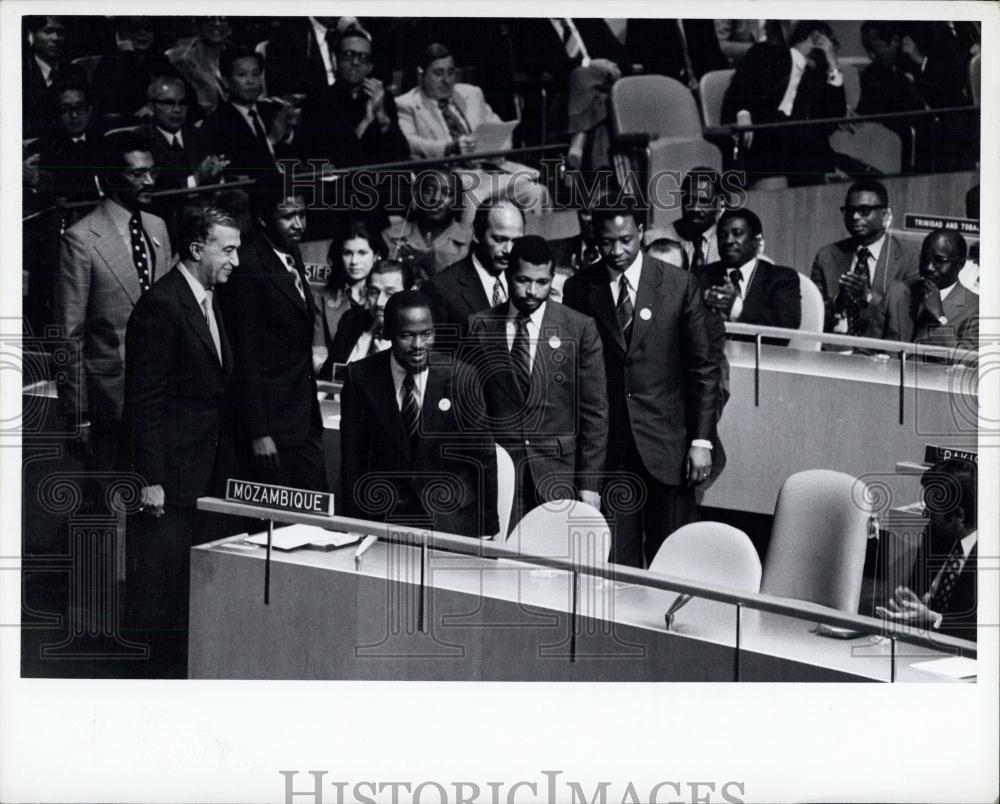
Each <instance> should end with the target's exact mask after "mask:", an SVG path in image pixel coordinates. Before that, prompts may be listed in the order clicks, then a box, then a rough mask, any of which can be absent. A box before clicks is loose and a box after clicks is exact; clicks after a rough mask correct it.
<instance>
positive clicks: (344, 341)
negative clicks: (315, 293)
mask: <svg viewBox="0 0 1000 804" xmlns="http://www.w3.org/2000/svg"><path fill="white" fill-rule="evenodd" d="M374 323H375V319H374V318H372V314H371V313H369V312H368V310H366V309H365V308H364V307H354V308H352V309H350V310H347V311H346V312H344V314H343V315H342V316H340V320H339V321H338V322H337V329H336V331H335V332H334V335H333V342H332V343H331V344H330V347H329V359H328V360H327V364H326V365H325V366H324V367H323V378H324V379H329V378H330V375H331V373H332V371H333V364H334V363H346V362H347V358H349V357H350V356H351V352H352V351H354V346H355V344H356V343H357V342H358V338H360V337H361V335H362V333H365V332H367V331H368V330H369V329H371V328H372V325H373V324H374Z"/></svg>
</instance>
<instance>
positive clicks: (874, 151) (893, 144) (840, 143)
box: [830, 123, 903, 176]
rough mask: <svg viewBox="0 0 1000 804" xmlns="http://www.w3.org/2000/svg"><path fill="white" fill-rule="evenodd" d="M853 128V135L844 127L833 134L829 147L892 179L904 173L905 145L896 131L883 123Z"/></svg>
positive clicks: (861, 124) (860, 125) (866, 124)
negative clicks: (893, 176) (901, 172)
mask: <svg viewBox="0 0 1000 804" xmlns="http://www.w3.org/2000/svg"><path fill="white" fill-rule="evenodd" d="M853 128H854V131H853V132H850V131H846V130H845V129H842V128H841V129H837V131H835V132H833V134H831V135H830V147H831V148H833V150H835V151H837V152H838V153H842V154H847V155H848V156H853V157H854V158H855V159H860V160H861V161H862V162H864V163H865V164H867V165H871V166H872V167H873V168H875V169H876V170H878V171H880V172H881V173H885V174H887V175H890V176H892V175H896V174H898V173H899V172H900V170H902V166H903V142H902V140H900V138H899V135H898V134H897V133H896V132H894V131H890V130H889V129H887V128H886V127H885V126H883V125H881V124H880V123H859V124H857V125H855V126H853Z"/></svg>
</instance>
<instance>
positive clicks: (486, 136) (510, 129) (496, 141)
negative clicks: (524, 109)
mask: <svg viewBox="0 0 1000 804" xmlns="http://www.w3.org/2000/svg"><path fill="white" fill-rule="evenodd" d="M520 122H521V121H520V120H511V121H509V122H504V121H501V122H499V123H480V124H479V125H478V126H476V130H475V131H473V132H472V136H474V137H475V138H476V150H475V153H486V152H487V151H502V150H504V149H505V148H510V143H511V139H512V136H513V134H514V129H515V128H517V125H518V123H520Z"/></svg>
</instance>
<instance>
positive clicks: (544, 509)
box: [507, 500, 611, 564]
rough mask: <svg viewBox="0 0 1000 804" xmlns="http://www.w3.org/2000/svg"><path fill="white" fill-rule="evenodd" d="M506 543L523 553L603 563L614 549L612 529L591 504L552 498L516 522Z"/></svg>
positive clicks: (589, 562)
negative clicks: (612, 547)
mask: <svg viewBox="0 0 1000 804" xmlns="http://www.w3.org/2000/svg"><path fill="white" fill-rule="evenodd" d="M507 544H508V546H512V547H516V548H517V550H518V551H519V552H521V553H533V554H535V555H541V556H558V557H561V558H572V559H573V560H575V561H580V562H583V563H588V564H603V563H606V562H607V560H608V556H609V555H610V553H611V529H610V528H609V527H608V523H607V521H606V520H605V519H604V515H603V514H602V513H601V512H600V511H598V510H597V509H596V508H594V507H593V506H592V505H587V503H584V502H579V501H577V500H553V501H551V502H547V503H543V504H542V505H539V506H538V507H537V508H534V509H533V510H531V511H529V512H528V513H527V514H526V515H525V517H524V518H523V519H522V520H521V521H520V522H518V523H517V525H515V526H514V530H513V531H512V532H511V535H510V537H509V538H508V539H507Z"/></svg>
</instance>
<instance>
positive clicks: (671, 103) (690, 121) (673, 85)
mask: <svg viewBox="0 0 1000 804" xmlns="http://www.w3.org/2000/svg"><path fill="white" fill-rule="evenodd" d="M611 121H612V126H613V128H614V132H615V134H616V135H619V136H620V135H625V136H628V135H632V134H649V135H651V136H655V137H695V136H697V137H701V129H702V125H701V117H700V116H699V115H698V107H697V106H696V105H695V102H694V97H693V96H692V95H691V90H690V89H688V88H687V87H686V86H684V84H682V83H681V82H680V81H675V80H674V79H673V78H668V77H667V76H665V75H633V76H628V77H626V78H620V79H619V80H618V81H616V82H615V83H614V85H613V86H612V87H611Z"/></svg>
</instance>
